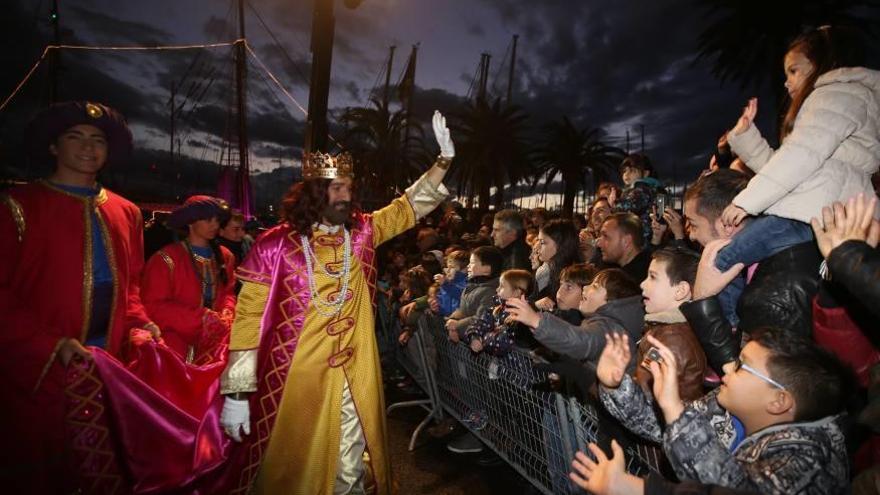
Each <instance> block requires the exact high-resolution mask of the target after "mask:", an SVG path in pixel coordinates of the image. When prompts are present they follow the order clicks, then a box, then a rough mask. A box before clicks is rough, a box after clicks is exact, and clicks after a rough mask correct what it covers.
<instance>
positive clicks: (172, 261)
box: [141, 242, 235, 357]
mask: <svg viewBox="0 0 880 495" xmlns="http://www.w3.org/2000/svg"><path fill="white" fill-rule="evenodd" d="M220 252H221V253H222V254H223V258H224V260H225V261H224V264H225V266H226V284H222V283H220V279H219V277H218V276H217V272H216V266H212V268H213V269H214V274H213V276H212V277H211V278H212V280H213V281H214V291H213V293H214V295H215V296H214V303H213V306H212V309H213V310H214V311H216V312H217V313H221V314H222V313H224V310H226V311H225V312H226V314H227V315H228V316H229V317H231V316H232V315H234V311H235V271H234V270H235V257H234V256H233V255H232V253H231V252H230V251H229V250H228V249H226V248H225V247H222V246H221V247H220ZM212 265H213V263H212ZM200 268H201V267H200ZM141 294H142V296H143V300H144V305H145V306H146V307H147V311H148V312H149V313H150V316H151V317H152V318H153V321H155V322H156V324H157V325H159V328H161V329H162V338H163V339H164V340H165V343H166V344H167V345H168V347H171V348H172V349H174V350H175V351H177V352H178V353H180V355H181V356H184V357H185V356H186V355H187V351H188V348H189V346H193V347H194V348H195V349H194V350H195V353H196V355H198V354H199V350H200V349H199V348H200V347H208V346H206V345H200V344H204V342H203V339H204V338H205V337H207V336H206V335H205V332H203V328H204V322H205V313H206V312H207V309H206V308H204V307H203V306H202V284H201V279H200V278H199V276H198V275H197V274H196V271H195V268H194V266H193V261H192V260H191V259H190V254H189V251H187V249H186V247H184V245H183V243H181V242H177V243H173V244H168V245H167V246H165V247H163V248H162V249H160V250H159V251H157V252H156V253H155V254H153V256H151V257H150V259H149V260H148V261H147V265H146V267H145V268H144V273H143V278H142V280H141ZM229 323H231V320H230V321H229ZM228 333H229V332H228V328H227V329H226V334H227V335H228Z"/></svg>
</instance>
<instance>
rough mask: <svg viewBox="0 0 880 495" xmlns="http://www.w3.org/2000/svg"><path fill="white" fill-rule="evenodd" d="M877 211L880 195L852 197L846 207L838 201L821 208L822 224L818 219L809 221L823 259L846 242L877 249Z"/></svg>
mask: <svg viewBox="0 0 880 495" xmlns="http://www.w3.org/2000/svg"><path fill="white" fill-rule="evenodd" d="M876 208H877V196H875V195H872V196H871V199H866V198H865V195H864V194H859V195H858V196H856V197H854V198H850V199H849V201H847V202H846V206H844V205H843V204H842V203H840V202H839V201H835V202H834V203H833V204H831V206H830V207H829V206H826V207H824V208H822V223H821V224H820V223H819V220H818V219H816V218H813V219H812V220H810V224H811V225H812V226H813V232H815V233H816V243H817V244H818V245H819V250H820V251H821V252H822V256H824V257H826V258H827V257H828V255H829V254H831V251H834V248H836V247H837V246H839V245H841V244H843V243H844V242H846V241H865V242H867V243H868V244H869V245H871V247H876V246H877V241H878V239H880V222H878V221H877V220H876V219H875V218H874V211H875V210H876Z"/></svg>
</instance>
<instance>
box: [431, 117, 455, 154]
mask: <svg viewBox="0 0 880 495" xmlns="http://www.w3.org/2000/svg"><path fill="white" fill-rule="evenodd" d="M431 124H432V125H433V127H434V137H435V138H436V139H437V145H438V146H440V156H442V157H444V158H452V157H454V156H455V146H454V145H453V143H452V137H451V136H450V134H449V128H448V127H446V117H444V116H443V115H442V114H441V113H440V112H439V111H437V110H434V117H433V118H432V119H431Z"/></svg>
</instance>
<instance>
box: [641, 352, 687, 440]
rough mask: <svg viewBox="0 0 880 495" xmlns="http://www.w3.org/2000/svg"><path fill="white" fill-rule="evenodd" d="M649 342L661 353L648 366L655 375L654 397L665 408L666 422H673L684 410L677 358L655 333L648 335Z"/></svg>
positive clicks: (661, 407)
mask: <svg viewBox="0 0 880 495" xmlns="http://www.w3.org/2000/svg"><path fill="white" fill-rule="evenodd" d="M647 338H648V342H650V343H651V345H653V346H654V347H656V348H657V351H658V352H659V353H660V359H657V360H649V361H648V368H649V369H650V370H651V374H652V375H654V399H655V400H656V401H657V404H659V405H660V409H662V410H663V417H664V418H665V419H666V423H667V424H669V423H672V422H673V421H675V420H676V419H678V417H679V416H681V412H682V411H684V404H682V402H681V395H680V394H679V392H678V363H677V362H676V360H675V354H673V353H672V351H670V350H669V348H668V347H666V346H665V345H663V343H662V342H660V341H659V340H657V339H655V338H654V336H653V335H648V336H647Z"/></svg>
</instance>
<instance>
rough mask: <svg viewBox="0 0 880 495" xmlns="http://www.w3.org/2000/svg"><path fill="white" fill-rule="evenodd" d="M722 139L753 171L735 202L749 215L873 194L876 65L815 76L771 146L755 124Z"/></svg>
mask: <svg viewBox="0 0 880 495" xmlns="http://www.w3.org/2000/svg"><path fill="white" fill-rule="evenodd" d="M727 139H728V142H729V143H730V147H731V149H732V150H733V151H734V152H735V153H736V154H737V155H739V157H740V158H742V160H743V161H744V162H745V163H746V165H748V166H749V168H751V169H752V170H754V171H755V173H757V175H756V176H755V177H754V178H752V180H751V181H749V185H748V187H746V188H745V190H743V191H742V192H740V193H739V194H738V195H737V196H736V198H734V200H733V203H734V204H735V205H737V206H739V207H740V208H742V209H744V210H746V211H747V212H748V213H750V214H752V215H757V214H760V213H767V214H770V215H776V216H780V217H784V218H791V219H794V220H800V221H801V222H809V221H810V218H812V217H816V218H822V213H821V212H822V207H823V206H826V205H828V204H830V203H832V202H833V201H845V200H847V199H849V198H851V197H853V196H855V195H857V194H858V193H861V192H864V193H866V194H873V191H874V189H873V187H872V186H871V174H873V173H874V172H876V171H877V169H878V167H880V72H878V71H874V70H869V69H865V68H862V67H848V68H843V69H835V70H832V71H829V72H827V73H825V74H823V75H822V76H820V77H819V79H817V80H816V87H815V89H814V90H813V92H812V93H811V94H810V96H808V97H807V99H806V100H805V101H804V104H803V106H802V107H801V110H800V112H798V115H797V117H796V118H795V122H794V128H793V129H792V131H791V133H790V134H789V135H788V137H787V138H786V139H785V141H784V142H783V143H782V146H780V147H779V149H778V150H776V151H775V152H774V151H773V149H772V148H770V146H769V145H768V144H767V141H766V140H765V139H764V138H763V137H761V134H760V132H759V131H758V130H757V129H756V128H755V126H754V125H752V126H750V127H749V129H748V130H747V131H745V132H743V133H742V134H739V135H737V136H734V135H733V133H732V132H731V133H728V135H727Z"/></svg>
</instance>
